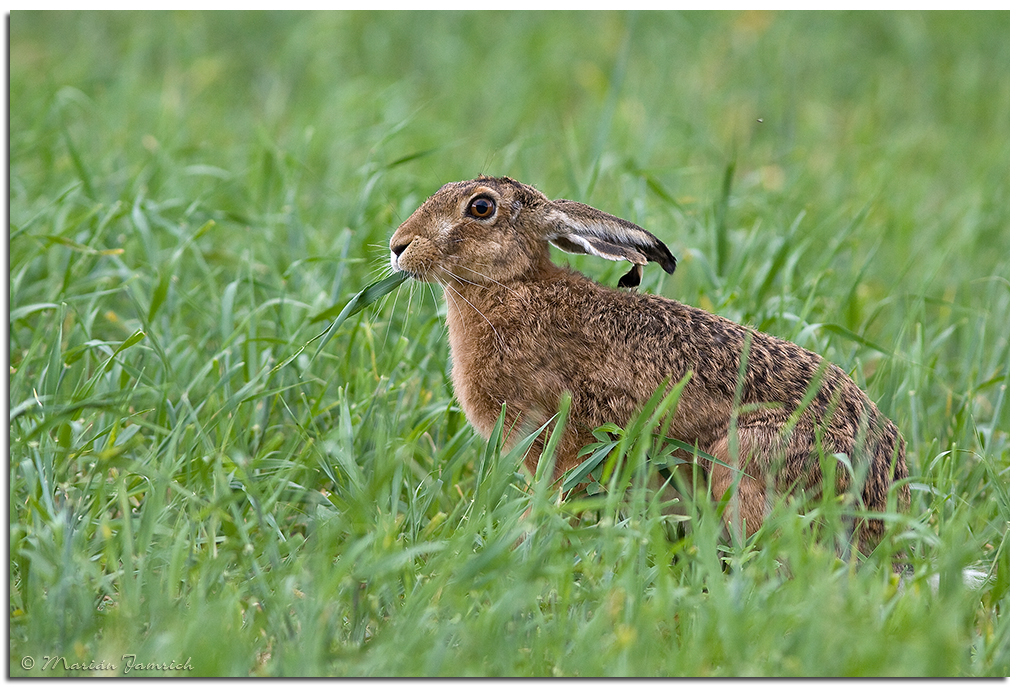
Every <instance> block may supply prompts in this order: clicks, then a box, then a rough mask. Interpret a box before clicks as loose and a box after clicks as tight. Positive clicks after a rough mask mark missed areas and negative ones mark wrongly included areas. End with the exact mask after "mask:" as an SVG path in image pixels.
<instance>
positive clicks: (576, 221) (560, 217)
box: [545, 200, 676, 286]
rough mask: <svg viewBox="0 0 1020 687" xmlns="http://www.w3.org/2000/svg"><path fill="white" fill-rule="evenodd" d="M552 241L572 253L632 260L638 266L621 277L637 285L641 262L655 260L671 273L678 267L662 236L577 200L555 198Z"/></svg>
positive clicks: (550, 210) (550, 215) (550, 214)
mask: <svg viewBox="0 0 1020 687" xmlns="http://www.w3.org/2000/svg"><path fill="white" fill-rule="evenodd" d="M545 219H546V225H547V227H548V231H549V233H548V236H546V238H547V239H548V241H549V242H550V243H552V244H553V245H554V246H556V247H557V248H559V249H560V250H563V251H566V252H568V253H588V254H589V255H597V256H599V257H600V258H605V259H606V260H628V261H630V262H632V263H634V265H635V267H634V269H632V270H631V271H630V272H628V273H627V274H626V275H625V276H624V277H623V279H621V280H620V285H621V286H637V284H638V283H640V281H641V270H640V268H639V266H640V265H647V264H648V262H649V261H650V260H651V261H653V262H657V263H659V264H660V265H662V269H664V270H666V272H667V273H668V274H673V270H675V269H676V258H674V257H673V254H672V253H670V252H669V248H667V247H666V244H664V243H663V242H662V241H660V240H659V239H657V238H655V236H654V235H653V234H652V233H651V232H648V231H645V230H644V229H642V228H641V227H639V226H638V225H636V224H633V223H631V222H628V221H627V220H623V219H620V218H619V217H613V216H612V215H610V214H609V213H607V212H602V211H601V210H596V209H595V208H593V207H591V206H589V205H585V204H584V203H578V202H576V201H573V200H554V201H551V202H550V203H549V205H548V207H547V209H546V217H545Z"/></svg>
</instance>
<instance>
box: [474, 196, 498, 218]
mask: <svg viewBox="0 0 1020 687" xmlns="http://www.w3.org/2000/svg"><path fill="white" fill-rule="evenodd" d="M468 211H469V212H470V213H471V216H472V217H478V218H479V219H485V218H486V217H492V213H494V212H495V211H496V203H495V201H493V200H492V198H489V197H488V196H478V197H477V198H475V199H474V200H472V201H471V203H470V204H468Z"/></svg>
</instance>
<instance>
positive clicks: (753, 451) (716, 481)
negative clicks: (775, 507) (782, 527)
mask: <svg viewBox="0 0 1020 687" xmlns="http://www.w3.org/2000/svg"><path fill="white" fill-rule="evenodd" d="M759 434H760V433H758V432H755V431H753V430H749V429H742V428H738V429H737V433H736V437H735V439H736V442H735V446H736V454H737V455H736V456H734V455H733V451H732V450H731V441H730V438H729V437H723V438H722V439H719V440H718V441H716V442H714V443H713V444H711V445H710V446H709V447H708V453H709V455H711V456H713V457H714V458H715V459H716V461H717V462H703V465H704V467H705V469H706V470H707V471H708V473H709V485H710V489H711V493H712V499H713V500H715V501H722V500H723V499H725V498H726V494H727V492H728V491H729V492H730V494H729V499H730V501H729V503H728V504H727V506H726V510H725V512H724V515H723V518H724V520H725V522H726V523H727V524H728V525H731V526H733V525H736V527H737V529H738V530H741V531H743V533H744V536H748V535H751V534H754V533H755V532H757V531H758V530H759V529H760V528H761V525H762V522H763V521H764V520H765V516H766V515H767V514H768V513H769V511H770V510H771V509H772V504H771V501H770V499H769V493H768V485H767V484H766V480H765V478H764V474H765V471H763V470H760V469H759V467H760V466H761V465H763V464H765V462H766V461H765V458H764V455H763V454H764V451H766V450H767V449H766V448H764V446H766V445H767V444H768V442H765V441H762V437H761V436H760V435H759ZM734 468H736V469H734ZM738 470H739V471H738ZM734 482H736V484H737V488H736V490H733V489H732V487H733V484H734ZM734 514H736V518H734ZM731 529H732V528H731Z"/></svg>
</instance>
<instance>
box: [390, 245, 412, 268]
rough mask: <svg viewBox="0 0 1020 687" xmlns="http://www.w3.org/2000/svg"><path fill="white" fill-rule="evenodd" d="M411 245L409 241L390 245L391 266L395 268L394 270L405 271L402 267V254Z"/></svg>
mask: <svg viewBox="0 0 1020 687" xmlns="http://www.w3.org/2000/svg"><path fill="white" fill-rule="evenodd" d="M410 245H411V243H410V242H408V243H401V244H397V245H395V246H392V245H391V246H390V267H392V268H393V271H394V272H403V270H402V269H400V254H401V253H403V252H404V250H406V249H407V247H408V246H410Z"/></svg>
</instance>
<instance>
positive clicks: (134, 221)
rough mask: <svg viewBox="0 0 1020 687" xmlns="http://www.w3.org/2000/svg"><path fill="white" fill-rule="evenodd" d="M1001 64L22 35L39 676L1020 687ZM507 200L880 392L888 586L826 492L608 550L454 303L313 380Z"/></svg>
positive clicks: (851, 43) (612, 538) (18, 615)
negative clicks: (901, 469)
mask: <svg viewBox="0 0 1020 687" xmlns="http://www.w3.org/2000/svg"><path fill="white" fill-rule="evenodd" d="M1008 44H1009V16H1008V14H1006V13H962V14H872V13H850V14H829V13H826V14H701V13H698V14H636V15H628V14H575V13H555V14H428V15H414V16H411V15H406V14H399V13H397V14H394V13H390V14H373V13H340V14H263V13H244V14H192V13H174V14H120V13H114V14H109V13H107V14H74V13H26V12H14V13H13V14H12V16H11V19H10V103H11V111H10V160H11V164H10V334H9V336H10V340H9V345H10V366H11V369H10V408H11V411H10V412H11V415H10V417H11V419H10V482H9V489H10V493H9V496H10V636H11V645H10V657H11V659H10V660H11V663H10V671H11V674H13V675H36V676H39V675H49V676H57V675H65V674H84V673H90V672H94V671H91V670H90V669H89V664H90V663H92V665H93V666H95V665H96V664H99V663H105V664H107V667H109V665H115V666H116V669H114V670H113V671H112V672H115V673H117V674H123V673H124V672H125V664H126V659H124V658H122V657H123V656H124V655H125V654H134V655H135V656H136V657H137V661H139V662H142V663H149V662H153V663H170V662H172V661H176V662H177V663H178V664H183V663H184V662H185V661H187V662H188V663H187V665H188V666H189V667H190V668H192V670H188V671H182V672H185V673H186V674H189V675H200V674H201V675H249V674H254V675H352V676H353V675H371V676H382V675H541V676H550V675H557V676H559V675H566V676H569V675H581V676H595V675H615V676H627V675H674V676H677V675H702V676H708V675H712V676H736V675H741V676H743V675H767V676H779V675H788V676H796V675H813V676H828V675H917V676H920V675H931V676H935V675H954V676H955V675H993V676H995V675H1008V674H1009V648H1010V646H1009V598H1010V597H1009V560H1010V555H1009V486H1010V482H1009V453H1010V449H1009V424H1008V417H1009V410H1010V409H1009V331H1008V322H1009V281H1008V254H1009V238H1008V225H1009V209H1008V208H1009V202H1008V196H1009V133H1008V122H1009V78H1008V77H1009V48H1008ZM759 120H760V121H759ZM479 172H485V173H492V174H509V175H511V176H514V177H516V178H518V179H521V180H523V181H526V182H527V183H530V184H533V185H536V186H537V187H538V188H540V189H543V190H544V191H545V192H546V193H547V194H549V195H550V196H552V197H568V198H572V199H575V200H580V201H585V202H589V203H592V204H594V205H596V206H598V207H599V208H601V209H604V210H606V211H608V212H612V213H614V214H617V215H620V216H622V217H625V218H627V219H630V220H632V221H636V222H638V223H640V224H641V225H642V226H644V227H646V228H647V229H649V230H650V231H652V232H654V233H655V234H656V235H658V236H659V237H660V238H662V239H663V240H664V241H665V242H666V243H667V244H669V245H670V247H671V248H672V249H673V250H674V252H675V253H676V254H677V256H678V258H679V259H680V264H679V265H678V268H677V272H676V274H675V275H673V276H672V277H667V276H666V275H664V274H662V273H661V271H654V270H648V272H647V273H646V278H645V284H644V285H643V287H642V288H645V289H647V290H650V291H654V292H658V293H662V294H664V295H666V296H669V297H672V298H676V299H679V300H683V301H684V302H687V303H691V304H693V305H698V306H701V307H705V308H707V309H709V310H712V311H714V312H717V313H719V314H722V315H724V316H726V317H729V318H732V319H735V320H738V321H740V322H743V323H746V324H750V325H754V326H756V327H759V328H761V329H763V330H766V331H769V332H771V333H773V334H776V335H778V336H782V337H784V338H788V339H791V340H793V341H796V342H797V343H799V344H801V345H804V346H807V347H809V348H811V349H813V350H815V351H818V352H819V353H821V354H822V355H824V356H825V357H827V358H828V359H829V360H831V361H832V362H834V363H836V364H838V365H840V366H842V367H843V368H844V369H846V370H848V371H849V372H850V373H851V375H852V376H853V378H854V379H855V380H856V381H857V382H858V383H859V384H860V385H861V386H862V387H863V388H865V389H866V390H867V391H868V393H869V394H870V396H871V397H872V398H873V399H875V401H876V402H877V403H878V404H879V406H880V407H881V409H882V410H883V411H884V412H885V413H886V414H888V415H889V416H890V417H892V418H894V419H895V420H896V421H897V423H898V424H899V426H900V428H901V430H902V431H903V433H904V436H905V437H906V438H907V440H908V451H909V455H908V462H909V466H910V473H911V480H912V485H913V492H912V493H913V505H912V508H911V510H910V513H909V514H908V516H907V517H905V518H901V519H895V520H894V521H893V525H892V527H891V535H890V537H889V538H888V539H887V540H886V542H885V543H884V544H883V545H882V546H881V547H879V549H878V550H877V551H876V552H875V554H874V556H873V557H872V558H871V559H870V560H866V561H851V562H844V561H841V560H839V559H838V558H837V557H836V556H835V555H834V554H833V547H832V539H833V536H834V534H833V533H834V532H835V530H838V527H833V526H832V525H831V523H838V519H839V515H840V514H841V512H842V511H841V506H840V505H839V503H838V502H837V501H836V499H835V498H833V497H832V495H831V494H827V495H826V496H824V497H823V499H822V501H821V502H820V503H819V504H817V505H816V506H812V507H810V508H807V509H801V510H800V511H798V510H797V509H794V508H789V509H785V508H784V509H780V510H778V511H777V512H776V513H775V514H774V515H773V516H772V517H771V518H770V519H769V520H768V521H767V523H766V526H765V528H764V529H763V530H762V532H761V533H760V534H759V535H758V536H756V537H754V538H752V539H751V540H749V541H743V540H740V539H739V538H738V539H737V540H736V541H734V543H732V544H723V543H722V542H723V541H724V539H723V538H721V537H720V534H721V531H720V525H719V522H718V519H717V518H716V517H715V514H714V510H713V507H712V505H711V504H708V503H705V502H704V500H703V498H702V497H701V496H698V495H695V496H693V497H692V498H693V499H694V501H695V504H694V505H695V506H696V508H694V510H693V516H692V517H693V520H692V527H691V529H692V534H691V535H690V536H689V537H688V538H686V539H684V540H681V541H679V542H678V541H673V540H671V539H670V538H669V537H667V536H666V529H667V528H666V527H665V526H664V522H665V521H669V519H670V517H669V516H666V515H663V514H662V513H661V512H660V508H659V506H658V504H657V502H656V501H655V500H654V499H649V498H647V495H646V494H644V493H643V492H641V491H639V490H632V491H631V492H627V493H626V498H624V495H625V492H624V491H623V490H622V488H621V483H620V482H614V483H612V484H611V485H610V487H609V489H608V492H606V493H605V494H603V495H602V496H601V497H600V498H601V499H602V500H601V501H600V503H601V513H602V516H603V517H601V518H598V517H595V516H593V515H592V514H591V513H588V514H585V513H579V511H580V510H583V509H584V508H585V507H586V505H585V504H580V505H579V504H578V503H577V502H565V503H564V502H556V501H555V500H554V499H553V497H552V492H551V489H552V487H551V486H550V485H548V484H546V483H542V482H540V483H539V484H538V486H537V487H536V488H535V489H534V490H532V491H528V490H526V489H524V484H523V482H522V479H521V477H520V476H518V475H517V474H516V471H517V470H518V466H517V464H516V463H515V461H514V458H515V455H514V454H513V453H511V454H508V455H503V454H502V453H501V452H500V451H499V450H498V446H497V445H496V443H495V442H490V441H488V437H479V436H476V435H475V434H474V432H473V431H472V429H471V428H470V426H469V425H468V424H467V422H466V420H465V418H464V415H463V413H462V412H461V410H460V409H459V407H458V406H457V404H456V402H455V400H454V399H453V396H452V388H451V384H450V380H449V378H448V372H447V370H448V365H449V352H448V348H447V344H446V338H445V332H444V327H443V318H444V315H443V313H444V310H445V306H444V304H443V302H442V299H441V294H440V292H439V291H438V290H436V289H431V290H430V289H428V288H425V287H422V286H421V285H416V284H411V283H407V284H404V285H402V286H401V287H400V288H399V289H398V290H397V291H396V292H395V293H394V294H392V295H390V296H389V297H387V298H386V299H385V300H384V301H382V302H381V303H380V304H377V305H376V306H373V307H370V308H368V309H366V310H363V311H361V312H360V313H358V314H356V315H355V316H354V317H353V318H351V319H349V320H347V321H346V322H344V323H343V324H342V325H341V326H340V327H339V328H338V329H337V330H336V331H335V333H334V335H333V337H332V338H331V339H330V340H329V342H328V343H327V345H326V346H324V347H323V349H322V351H321V352H320V353H319V354H318V355H315V352H316V350H315V349H316V346H317V342H316V343H312V344H311V345H309V344H308V342H309V341H311V340H312V339H313V338H314V337H315V336H316V335H317V334H319V333H320V332H322V331H323V330H324V329H325V328H326V327H328V326H329V323H330V318H331V317H334V316H335V315H336V314H337V313H338V312H339V311H340V308H342V307H343V305H344V304H345V303H346V302H347V301H348V299H350V298H351V297H352V296H353V295H354V294H355V293H356V292H358V291H360V290H361V289H362V288H364V287H365V286H367V285H368V284H369V283H370V282H372V281H374V280H375V279H377V278H379V277H380V276H382V275H383V274H385V271H386V260H387V249H386V244H387V240H388V236H389V234H390V233H391V232H392V231H393V229H395V228H396V226H397V225H398V224H399V223H400V221H401V220H402V219H403V218H404V217H406V216H407V215H408V214H409V213H410V212H411V211H412V210H413V209H414V208H415V207H416V206H417V205H418V204H419V203H420V202H421V201H422V200H423V199H424V198H425V197H427V196H428V195H429V194H431V193H432V192H433V191H434V190H435V189H437V188H438V187H439V186H440V185H442V184H443V183H445V182H447V181H452V180H459V179H464V178H469V177H472V176H474V175H476V174H478V173H479ZM557 259H558V260H564V261H565V260H566V257H565V256H562V255H560V256H557ZM570 262H571V263H572V264H573V265H574V266H575V267H577V268H578V269H581V270H582V271H584V272H585V273H587V274H589V275H591V276H592V277H594V278H597V279H600V280H602V281H604V282H606V283H615V281H616V279H617V278H618V277H619V276H620V274H622V272H621V270H620V268H619V266H618V265H613V264H609V263H606V262H602V261H599V260H597V259H594V258H588V257H577V256H571V257H570ZM649 431H650V430H649V429H648V428H647V427H645V428H641V427H637V428H635V430H634V431H633V433H632V434H631V435H630V439H629V440H633V441H634V442H635V443H636V445H637V446H638V447H639V448H640V447H641V446H647V441H649V437H648V432H649ZM642 437H643V438H642ZM593 441H594V438H593ZM642 442H646V443H642ZM627 466H628V467H626V468H625V470H631V471H634V470H637V471H638V473H637V474H636V476H637V477H638V478H639V477H640V474H641V473H640V471H641V470H643V469H645V468H643V467H641V466H640V465H639V464H638V463H637V461H632V462H631V463H628V464H627ZM617 476H618V478H624V477H626V476H627V475H626V474H620V473H618V474H617ZM529 506H530V507H531V510H530V513H529V515H528V516H527V518H526V519H525V520H523V521H522V520H521V519H520V516H521V514H522V513H523V512H524V511H525V509H527V508H528V507H529ZM525 533H527V534H528V538H527V539H526V540H525V543H524V544H522V545H521V546H518V547H515V546H514V544H515V543H516V542H517V540H518V539H519V537H521V535H522V534H525ZM897 555H900V556H907V557H908V559H909V560H910V561H911V562H912V563H913V565H914V570H915V574H914V577H913V578H912V579H908V580H906V581H905V582H904V583H903V584H898V581H897V578H896V577H895V576H894V575H893V573H892V565H891V561H892V560H893V557H894V556H897ZM720 556H722V557H723V558H725V559H727V562H728V565H727V569H726V570H724V569H723V568H722V566H720V563H719V558H720ZM965 567H973V568H976V569H977V570H980V571H983V572H986V573H989V577H988V578H987V580H986V581H985V582H984V583H983V584H981V585H980V586H979V588H977V589H972V588H970V587H968V586H966V585H964V584H962V583H961V575H962V571H963V569H964V568H965ZM936 574H937V575H939V579H940V581H941V583H940V585H939V589H938V591H934V590H933V588H932V585H931V584H930V583H931V582H932V580H933V576H934V575H936ZM54 657H59V659H60V661H61V662H59V663H57V664H54V663H53V662H52V659H54ZM28 658H31V659H32V661H34V666H32V667H31V668H29V669H26V667H25V666H28V665H29V664H30V663H31V661H29V660H27V659H28ZM46 661H50V663H49V664H47V663H46ZM63 661H66V663H67V666H68V668H67V669H65V667H64V664H63ZM74 664H78V668H74V667H73V666H74ZM82 666H84V668H83V667H82ZM147 674H152V675H159V674H165V673H163V672H160V671H158V670H156V671H152V672H150V673H147ZM173 674H177V673H173Z"/></svg>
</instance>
